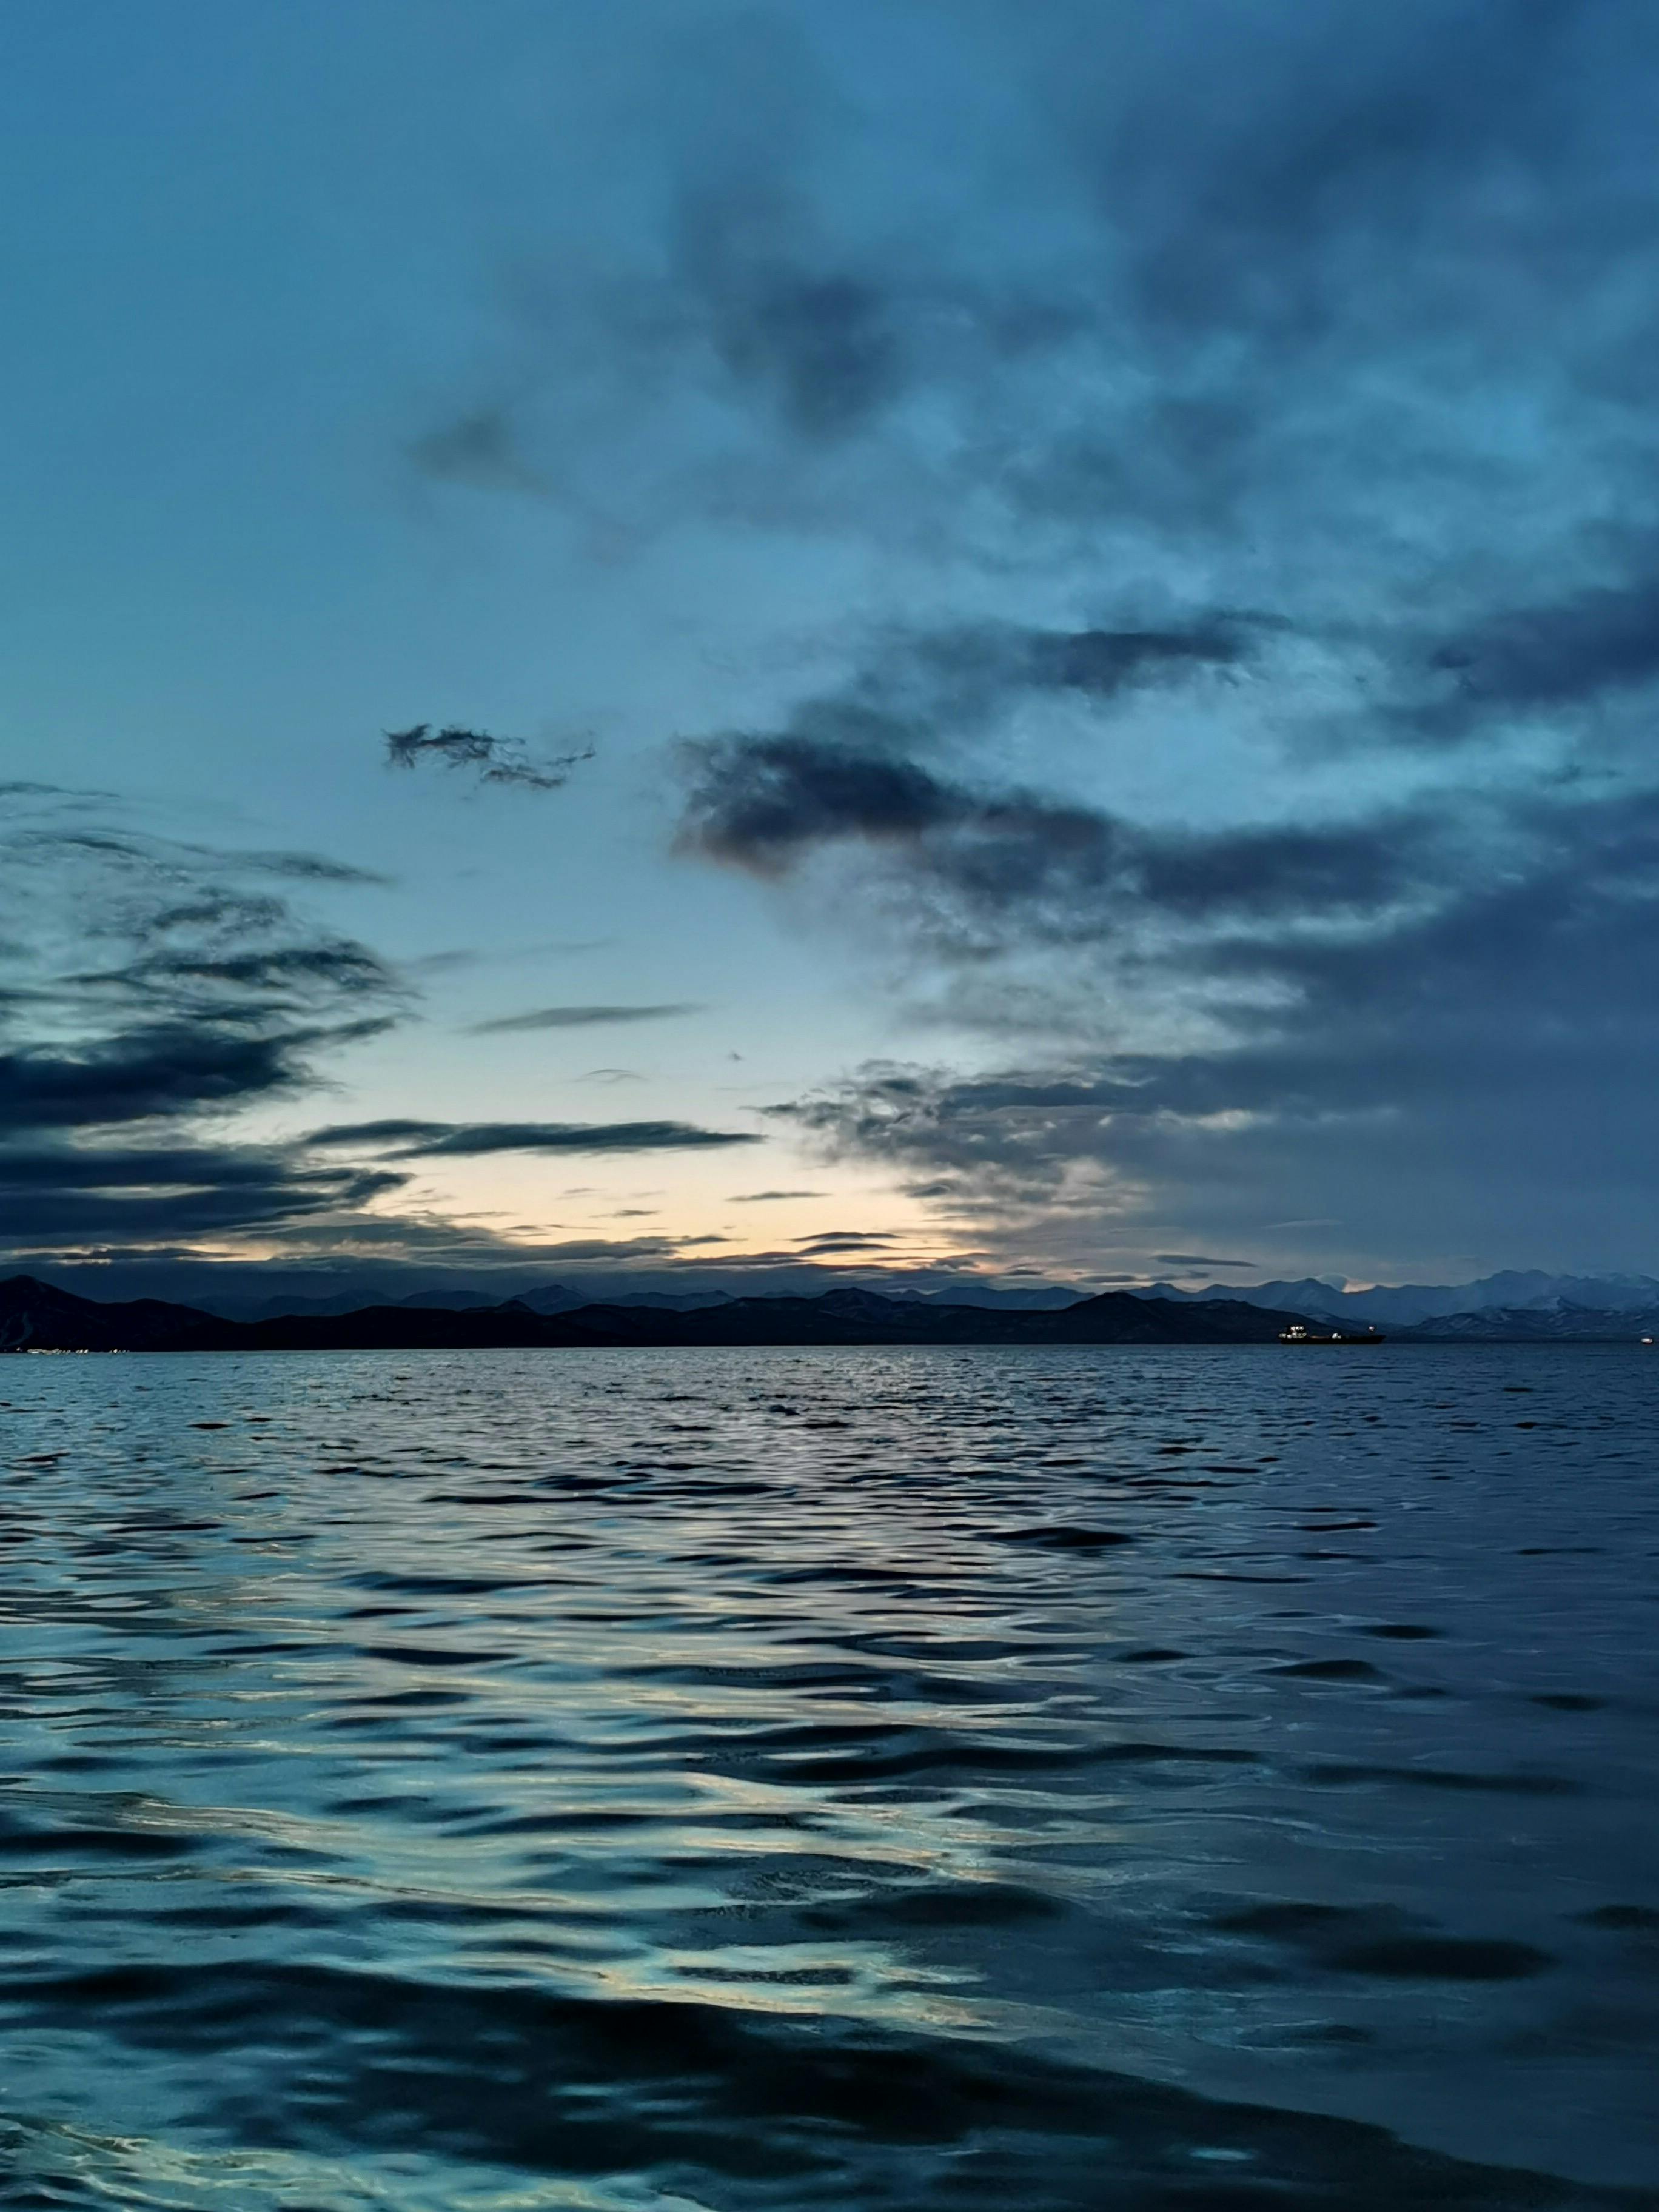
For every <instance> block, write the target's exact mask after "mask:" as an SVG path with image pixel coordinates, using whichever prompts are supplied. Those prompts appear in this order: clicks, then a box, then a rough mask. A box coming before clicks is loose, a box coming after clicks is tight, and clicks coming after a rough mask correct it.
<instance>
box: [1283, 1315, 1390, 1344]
mask: <svg viewBox="0 0 1659 2212" xmlns="http://www.w3.org/2000/svg"><path fill="white" fill-rule="evenodd" d="M1279 1342H1280V1343H1281V1344H1386V1343H1387V1342H1388V1338H1387V1337H1386V1336H1384V1335H1383V1334H1381V1333H1380V1331H1378V1330H1376V1329H1374V1328H1359V1329H1343V1328H1334V1329H1332V1330H1331V1331H1330V1333H1329V1334H1328V1335H1326V1336H1321V1335H1319V1334H1317V1333H1316V1331H1315V1330H1313V1329H1310V1328H1309V1327H1308V1325H1307V1323H1306V1322H1299V1321H1293V1322H1291V1325H1290V1327H1289V1328H1281V1329H1280V1330H1279Z"/></svg>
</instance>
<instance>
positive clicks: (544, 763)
mask: <svg viewBox="0 0 1659 2212" xmlns="http://www.w3.org/2000/svg"><path fill="white" fill-rule="evenodd" d="M385 737H386V765H387V767H388V768H401V769H412V768H416V767H418V766H419V764H420V763H422V761H435V762H436V763H439V764H440V765H441V767H444V768H447V769H471V771H472V772H473V773H474V775H475V776H476V778H477V781H478V782H479V783H484V784H513V785H516V786H518V787H520V788H521V789H524V790H526V791H559V790H562V788H563V787H564V786H565V785H566V784H567V783H568V782H569V781H570V776H571V771H572V770H573V769H575V768H576V767H578V766H579V765H580V763H581V762H583V761H586V760H592V757H593V748H592V745H586V746H584V747H582V748H581V749H580V750H578V751H575V752H568V753H559V754H556V755H555V756H554V757H552V758H550V759H539V758H538V757H537V756H536V755H535V754H533V753H532V752H531V751H530V750H529V749H528V748H527V747H526V745H524V744H521V743H520V740H519V739H518V738H495V737H491V736H490V735H489V732H487V731H484V730H468V729H464V728H462V727H461V726H459V724H457V723H449V724H447V725H446V726H445V727H444V728H442V729H441V730H434V728H433V727H432V725H431V724H430V723H429V722H416V724H415V725H414V726H413V727H412V728H410V729H407V730H387V731H386V732H385Z"/></svg>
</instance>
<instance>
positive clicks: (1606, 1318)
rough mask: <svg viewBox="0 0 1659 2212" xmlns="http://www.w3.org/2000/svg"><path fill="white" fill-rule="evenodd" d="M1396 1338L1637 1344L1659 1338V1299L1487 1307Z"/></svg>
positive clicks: (1413, 1340)
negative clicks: (1609, 1304) (1631, 1304)
mask: <svg viewBox="0 0 1659 2212" xmlns="http://www.w3.org/2000/svg"><path fill="white" fill-rule="evenodd" d="M1394 1335H1395V1339H1396V1340H1400V1341H1403V1342H1406V1343H1419V1344H1479V1343H1510V1344H1515V1343H1521V1344H1571V1343H1577V1344H1632V1343H1639V1342H1640V1340H1642V1339H1643V1338H1644V1337H1651V1338H1654V1339H1656V1340H1659V1304H1655V1305H1650V1306H1648V1307H1645V1308H1638V1309H1636V1310H1634V1311H1632V1310H1630V1309H1629V1308H1623V1309H1620V1310H1618V1311H1616V1312H1613V1311H1609V1310H1607V1308H1606V1307H1603V1306H1574V1305H1567V1304H1565V1303H1564V1304H1557V1305H1553V1306H1545V1307H1540V1306H1487V1307H1486V1308H1485V1309H1483V1310H1481V1311H1480V1312H1479V1313H1457V1314H1441V1315H1437V1316H1436V1317H1435V1318H1434V1319H1433V1320H1432V1321H1425V1322H1419V1324H1418V1325H1417V1327H1416V1328H1408V1329H1396V1330H1395V1332H1394Z"/></svg>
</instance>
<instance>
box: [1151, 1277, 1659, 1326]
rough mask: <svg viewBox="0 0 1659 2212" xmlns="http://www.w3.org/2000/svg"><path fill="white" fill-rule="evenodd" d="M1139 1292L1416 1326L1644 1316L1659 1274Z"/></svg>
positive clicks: (1315, 1281) (1657, 1292)
mask: <svg viewBox="0 0 1659 2212" xmlns="http://www.w3.org/2000/svg"><path fill="white" fill-rule="evenodd" d="M1134 1295H1135V1296H1136V1297H1156V1298H1170V1299H1173V1300H1175V1301H1176V1302H1177V1303H1182V1302H1184V1303H1191V1304H1204V1303H1206V1302H1211V1301H1215V1300H1222V1301H1225V1302H1228V1303H1235V1302H1238V1301H1243V1303H1244V1304H1248V1305H1263V1306H1274V1307H1282V1306H1294V1307H1296V1308H1297V1310H1298V1311H1300V1312H1303V1313H1309V1314H1318V1315H1322V1316H1323V1315H1328V1316H1330V1317H1331V1319H1332V1320H1334V1321H1338V1322H1362V1323H1363V1322H1376V1325H1377V1326H1378V1327H1379V1328H1412V1327H1413V1326H1415V1325H1416V1324H1418V1323H1419V1322H1430V1321H1435V1320H1438V1319H1440V1318H1442V1317H1443V1316H1449V1315H1453V1314H1478V1313H1504V1314H1516V1313H1526V1312H1533V1313H1542V1312H1552V1311H1554V1310H1558V1309H1560V1310H1569V1309H1571V1310H1589V1311H1591V1312H1595V1313H1601V1314H1624V1313H1632V1314H1639V1313H1642V1312H1644V1311H1651V1310H1652V1309H1653V1308H1654V1307H1655V1306H1659V1279H1656V1278H1655V1277H1654V1276H1652V1275H1552V1274H1547V1273H1545V1272H1544V1270H1543V1269H1541V1268H1538V1267H1530V1268H1526V1269H1523V1270H1514V1269H1511V1270H1509V1271H1506V1272H1505V1273H1501V1274H1496V1275H1485V1276H1482V1277H1481V1278H1480V1279H1479V1280H1478V1281H1475V1282H1472V1283H1400V1284H1386V1283H1383V1284H1378V1285H1375V1286H1374V1287H1373V1288H1371V1289H1370V1290H1364V1291H1348V1290H1344V1289H1343V1288H1342V1286H1341V1285H1340V1283H1334V1282H1325V1281H1322V1280H1321V1279H1319V1278H1318V1277H1317V1276H1314V1275H1304V1276H1303V1277H1301V1278H1300V1279H1298V1280H1296V1281H1291V1282H1287V1281H1278V1282H1269V1283H1207V1284H1206V1285H1205V1286H1204V1287H1203V1288H1202V1289H1201V1290H1191V1291H1189V1290H1180V1289H1177V1288H1176V1285H1174V1284H1173V1283H1153V1284H1152V1285H1149V1286H1148V1287H1147V1288H1146V1289H1145V1290H1142V1291H1136V1292H1135V1293H1134Z"/></svg>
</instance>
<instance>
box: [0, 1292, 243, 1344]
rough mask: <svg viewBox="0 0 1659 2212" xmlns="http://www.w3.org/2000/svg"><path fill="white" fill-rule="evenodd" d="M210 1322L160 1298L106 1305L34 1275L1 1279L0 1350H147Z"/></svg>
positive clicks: (191, 1309)
mask: <svg viewBox="0 0 1659 2212" xmlns="http://www.w3.org/2000/svg"><path fill="white" fill-rule="evenodd" d="M214 1325H215V1324H214V1322H213V1318H212V1316H210V1315H209V1314H204V1313H202V1312H201V1311H199V1310H197V1308H196V1307H195V1306H175V1305H169V1304H167V1301H166V1300H165V1299H163V1298H134V1299H131V1300H130V1301H129V1302H128V1303H127V1304H124V1305H106V1304H102V1303H101V1302H100V1300H98V1299H96V1298H81V1297H76V1295H75V1293H74V1292H73V1291H60V1290H58V1289H57V1288H56V1287H55V1286H54V1285H52V1284H51V1283H43V1282H40V1281H39V1280H38V1279H36V1278H35V1277H34V1276H33V1275H13V1276H12V1277H11V1278H10V1279H9V1281H6V1282H3V1283H0V1352H147V1351H149V1350H151V1349H153V1348H154V1347H155V1346H158V1345H161V1344H166V1343H171V1342H173V1341H175V1340H177V1339H179V1337H180V1336H182V1335H184V1334H185V1333H187V1332H188V1331H190V1330H192V1329H197V1328H211V1327H213V1326H214Z"/></svg>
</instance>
